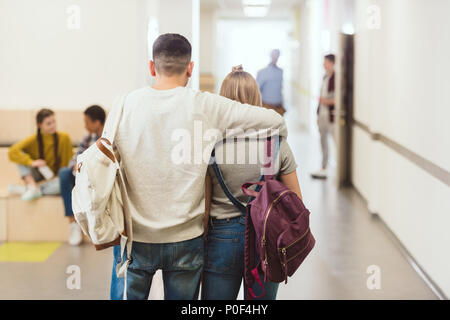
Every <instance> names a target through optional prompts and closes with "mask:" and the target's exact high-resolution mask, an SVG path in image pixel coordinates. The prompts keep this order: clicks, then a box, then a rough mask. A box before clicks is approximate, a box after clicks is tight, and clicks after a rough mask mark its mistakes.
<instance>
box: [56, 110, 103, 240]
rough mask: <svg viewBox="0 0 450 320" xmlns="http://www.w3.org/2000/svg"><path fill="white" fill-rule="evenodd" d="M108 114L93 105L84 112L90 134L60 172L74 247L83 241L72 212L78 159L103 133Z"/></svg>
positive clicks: (62, 192)
mask: <svg viewBox="0 0 450 320" xmlns="http://www.w3.org/2000/svg"><path fill="white" fill-rule="evenodd" d="M105 118H106V113H105V110H103V108H102V107H100V106H97V105H93V106H90V107H89V108H87V109H86V110H85V111H84V125H85V128H86V130H87V131H88V132H89V133H88V134H87V135H86V136H85V137H84V138H83V141H82V142H81V144H80V147H79V148H78V152H77V154H76V155H75V156H74V157H73V158H72V160H71V161H70V163H69V166H68V167H66V168H62V169H61V170H60V171H59V181H60V188H61V196H62V198H63V201H64V209H65V215H66V217H67V218H68V219H69V222H70V236H69V244H70V245H73V246H77V245H79V244H80V243H81V242H82V240H83V235H82V233H81V229H80V226H79V225H78V224H77V222H76V221H75V217H74V216H73V212H72V189H73V187H74V186H75V174H74V171H75V170H76V163H77V157H78V156H79V155H80V154H82V153H83V152H84V151H85V150H86V149H87V148H89V147H90V146H91V145H92V144H93V143H95V142H96V141H97V140H98V139H99V138H100V136H101V135H102V132H103V126H104V124H105Z"/></svg>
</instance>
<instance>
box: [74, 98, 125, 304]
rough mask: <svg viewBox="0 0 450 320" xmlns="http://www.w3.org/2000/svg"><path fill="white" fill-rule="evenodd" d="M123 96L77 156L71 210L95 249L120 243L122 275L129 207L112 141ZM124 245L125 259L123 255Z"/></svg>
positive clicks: (121, 273) (120, 275)
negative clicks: (96, 135)
mask: <svg viewBox="0 0 450 320" xmlns="http://www.w3.org/2000/svg"><path fill="white" fill-rule="evenodd" d="M125 98H126V96H121V97H120V99H118V100H119V101H118V102H117V103H115V104H114V106H113V108H112V110H111V111H110V113H109V115H108V118H107V120H106V123H105V128H104V130H103V134H102V137H101V138H100V139H98V140H97V142H96V143H94V144H93V145H91V146H90V147H89V148H88V149H87V150H86V151H84V152H83V153H82V154H81V155H79V156H78V157H77V165H76V175H75V187H74V188H73V190H72V209H73V213H74V216H75V219H76V221H77V223H78V224H79V225H80V227H81V230H83V233H84V234H85V235H87V236H89V238H90V239H91V240H92V242H93V244H94V246H95V248H96V250H102V249H106V248H109V247H111V246H115V245H119V244H120V254H121V263H120V264H119V265H118V266H117V270H116V274H117V276H118V277H119V278H121V277H124V278H125V287H124V299H126V287H127V283H126V273H127V269H128V265H129V264H130V263H131V244H132V241H133V239H132V225H131V210H132V208H131V207H132V206H131V204H130V202H129V201H128V195H127V191H126V187H125V183H124V178H123V174H122V170H121V166H120V160H118V157H117V156H116V154H115V152H114V150H113V147H112V145H113V142H114V138H115V135H116V132H117V128H118V126H119V123H120V119H121V117H122V110H123V105H124V103H125ZM125 247H126V248H127V260H126V261H125V262H124V261H123V260H124V259H123V254H124V250H125Z"/></svg>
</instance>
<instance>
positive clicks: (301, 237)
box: [280, 228, 309, 251]
mask: <svg viewBox="0 0 450 320" xmlns="http://www.w3.org/2000/svg"><path fill="white" fill-rule="evenodd" d="M308 232H309V228H308V229H306V231H305V233H304V234H302V235H301V236H300V237H299V238H297V240H295V241H293V242H291V243H290V244H289V245H287V246H286V247H283V248H281V249H280V250H281V251H283V249H288V248H290V247H292V246H293V245H294V244H296V243H297V242H299V241H300V240H302V239H303V238H304V237H305V236H306V235H307V234H308Z"/></svg>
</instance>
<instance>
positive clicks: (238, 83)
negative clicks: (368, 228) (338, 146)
mask: <svg viewBox="0 0 450 320" xmlns="http://www.w3.org/2000/svg"><path fill="white" fill-rule="evenodd" d="M220 94H221V95H222V96H224V97H227V98H230V99H233V100H236V101H239V102H241V103H247V104H252V105H256V106H261V107H262V102H261V94H260V91H259V89H258V84H257V82H256V81H255V79H254V78H253V77H252V76H251V75H250V74H249V73H247V72H245V71H243V69H242V67H241V66H238V67H234V68H233V71H232V72H231V73H229V74H228V75H227V77H226V78H225V80H224V81H223V83H222V86H221V89H220ZM227 144H234V146H233V147H232V148H229V146H227ZM265 144H266V139H260V140H256V139H252V140H244V139H241V140H233V141H225V142H224V143H223V144H217V145H216V147H215V157H216V158H217V159H227V161H226V162H225V161H224V163H223V164H222V163H219V162H218V165H219V166H220V170H221V172H222V175H223V180H224V181H225V182H226V184H227V186H228V189H229V191H230V192H231V193H232V194H233V195H234V196H235V198H236V199H237V200H238V201H240V202H242V203H244V204H245V203H247V201H248V200H249V197H248V196H247V195H245V194H244V193H243V191H242V190H241V185H242V184H243V183H244V182H246V181H258V179H259V178H260V177H261V168H262V166H263V164H264V163H263V162H262V161H258V163H251V160H249V159H251V158H252V155H250V152H252V150H253V151H256V150H263V149H264V146H265ZM230 149H231V150H238V151H237V152H239V151H241V150H245V158H244V155H241V154H236V155H235V156H236V158H237V159H245V163H244V164H237V163H238V162H237V161H239V160H236V159H232V160H233V163H229V162H228V158H227V155H226V150H230ZM258 154H260V153H258ZM257 158H258V157H257ZM258 160H263V159H259V158H258ZM277 163H278V164H279V166H275V168H274V169H275V173H276V175H277V176H278V178H279V179H280V180H281V182H282V183H284V184H285V185H286V186H287V187H288V188H289V189H290V190H292V191H293V192H295V193H296V194H297V195H298V197H299V198H302V194H301V191H300V186H299V183H298V179H297V173H296V168H297V165H296V163H295V159H294V156H293V154H292V152H291V149H290V148H289V145H288V144H287V142H286V139H282V140H281V143H280V146H279V161H278V162H277ZM208 177H210V179H211V183H207V185H211V186H212V190H206V191H205V193H206V194H211V203H210V204H206V206H207V207H209V208H210V217H207V216H206V217H205V218H206V221H207V223H209V227H208V233H207V236H206V238H207V241H206V255H205V267H204V272H203V278H202V299H204V300H236V298H237V296H238V293H239V288H240V286H241V283H242V280H243V278H244V233H245V224H246V217H245V216H244V215H243V214H242V213H241V212H240V211H239V210H238V209H237V208H236V207H235V206H234V205H233V203H232V202H231V201H230V199H228V197H227V196H226V194H225V193H224V191H223V190H222V188H221V186H220V185H219V181H218V179H217V176H216V174H215V172H214V170H213V168H212V167H211V166H210V167H209V168H208ZM264 287H265V290H266V294H265V296H264V297H263V299H267V300H274V299H275V298H276V294H277V290H278V283H271V282H266V283H264ZM219 288H220V289H219ZM255 291H256V289H255ZM246 292H247V290H245V297H246V296H247V295H246Z"/></svg>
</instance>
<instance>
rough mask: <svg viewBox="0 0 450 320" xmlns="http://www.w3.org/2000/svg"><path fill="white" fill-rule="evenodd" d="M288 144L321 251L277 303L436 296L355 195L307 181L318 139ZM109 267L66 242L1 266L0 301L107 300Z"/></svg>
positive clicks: (99, 256)
mask: <svg viewBox="0 0 450 320" xmlns="http://www.w3.org/2000/svg"><path fill="white" fill-rule="evenodd" d="M291 122H293V121H291ZM288 141H289V143H290V145H291V148H292V149H293V152H294V154H295V156H296V160H297V163H298V165H299V168H298V174H299V177H300V183H301V187H302V192H303V195H304V199H305V203H306V205H307V206H308V207H309V208H310V210H311V228H312V231H313V234H314V236H315V238H316V247H315V249H314V250H313V251H312V253H311V254H310V256H309V257H308V258H307V259H306V261H305V262H304V263H303V264H302V266H301V267H300V269H299V270H298V271H297V273H296V274H294V276H293V277H292V278H290V279H289V282H288V284H287V285H284V284H282V285H280V289H279V294H278V298H279V299H437V296H436V295H435V294H434V293H433V292H432V291H431V289H430V288H429V287H428V286H427V285H426V283H425V282H424V281H423V280H422V279H421V278H420V277H419V275H418V274H417V273H416V272H415V270H414V269H413V268H412V267H411V266H410V265H409V264H408V262H407V260H406V258H405V257H404V256H403V255H402V254H401V252H400V250H399V248H398V246H397V245H396V243H395V241H393V240H392V238H391V237H390V235H389V234H388V233H387V232H386V230H385V228H384V227H383V225H382V223H381V222H380V221H379V220H378V219H376V218H374V217H372V216H371V215H370V214H369V213H368V211H367V209H366V206H365V203H364V201H363V200H362V199H361V198H360V197H359V195H358V194H357V193H356V192H355V191H354V190H352V189H343V190H337V189H336V188H335V186H334V182H333V179H328V180H326V181H315V180H312V179H311V178H310V177H309V173H310V172H311V171H312V170H314V169H317V167H318V165H319V163H320V162H319V161H318V159H319V145H318V143H319V142H318V141H319V140H318V137H311V136H310V135H307V134H304V133H301V132H300V131H297V130H296V128H295V126H290V132H289V139H288ZM111 263H112V250H105V251H100V252H96V251H95V250H94V248H93V247H91V246H90V245H89V244H84V245H83V246H81V247H75V248H73V247H70V246H68V245H67V244H63V245H61V246H60V247H59V248H57V249H56V250H55V252H54V253H53V254H52V255H51V256H50V257H49V258H48V260H47V261H46V262H39V263H37V262H27V263H17V262H0V287H1V290H0V299H108V297H109V291H108V290H109V279H110V276H111ZM71 265H76V266H79V267H80V272H81V288H80V289H68V288H67V281H68V280H69V282H70V279H71V278H70V277H71V274H68V273H66V272H67V269H68V267H69V266H71ZM373 265H375V266H377V267H378V268H379V271H380V273H379V274H380V284H381V288H380V289H373V290H370V289H368V287H367V280H368V278H369V277H370V276H371V275H370V274H368V273H367V268H368V267H369V266H373ZM154 283H156V284H157V285H158V282H157V281H155V282H154ZM160 286H161V285H160V283H159V286H158V287H157V288H153V289H152V290H154V289H156V290H157V291H158V290H161V287H160ZM156 296H157V295H156Z"/></svg>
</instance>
